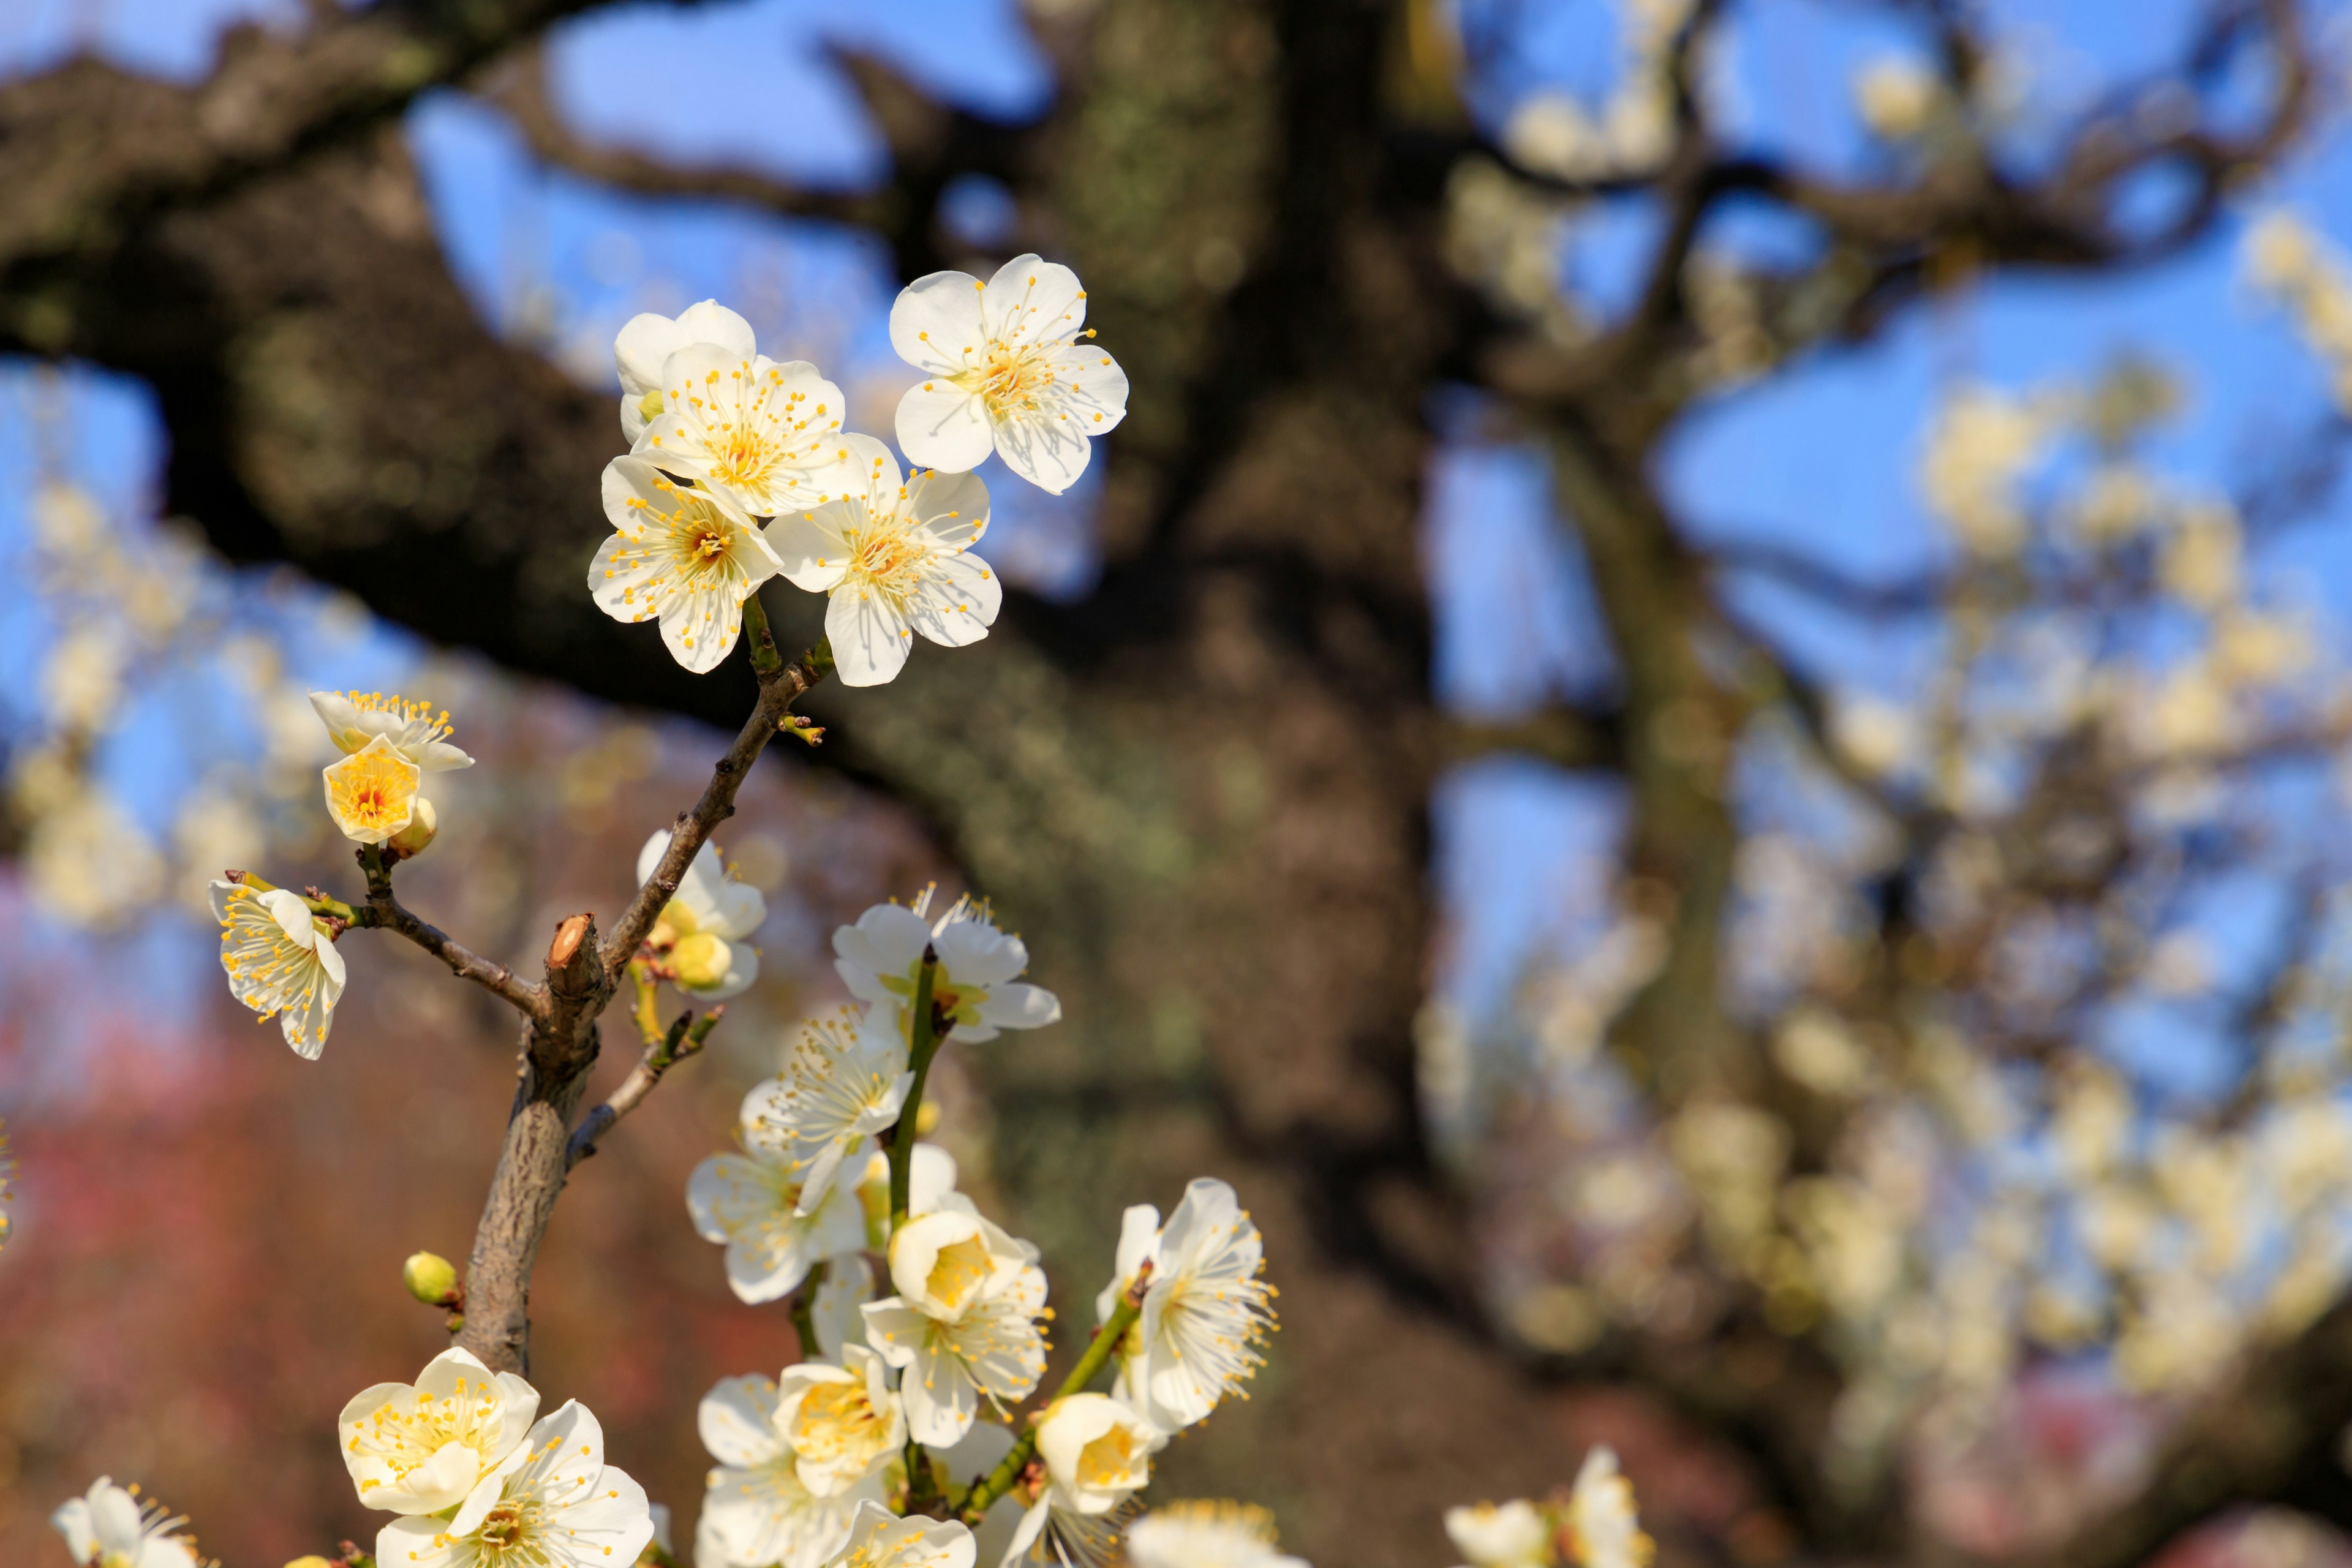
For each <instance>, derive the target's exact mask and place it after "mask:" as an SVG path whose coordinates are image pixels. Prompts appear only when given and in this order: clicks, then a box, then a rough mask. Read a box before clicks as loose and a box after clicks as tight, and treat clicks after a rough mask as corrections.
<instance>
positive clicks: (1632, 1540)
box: [1561, 1443, 1658, 1568]
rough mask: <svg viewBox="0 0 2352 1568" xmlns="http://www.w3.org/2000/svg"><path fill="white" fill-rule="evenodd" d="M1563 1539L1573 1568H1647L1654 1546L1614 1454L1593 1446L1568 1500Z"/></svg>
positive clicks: (1654, 1551) (1585, 1458) (1600, 1446)
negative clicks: (1636, 1510) (1572, 1560)
mask: <svg viewBox="0 0 2352 1568" xmlns="http://www.w3.org/2000/svg"><path fill="white" fill-rule="evenodd" d="M1567 1514H1568V1517H1567V1519H1566V1521H1565V1522H1564V1523H1563V1524H1562V1526H1561V1534H1562V1539H1563V1540H1564V1542H1566V1544H1567V1546H1568V1550H1569V1553H1570V1556H1572V1557H1573V1558H1574V1559H1575V1560H1576V1563H1577V1564H1578V1568H1650V1561H1651V1559H1652V1558H1654V1557H1655V1556H1656V1555H1657V1551H1658V1549H1657V1543H1656V1542H1653V1541H1652V1540H1651V1539H1650V1538H1649V1536H1647V1535H1646V1534H1644V1533H1643V1531H1642V1525H1641V1521H1640V1520H1639V1519H1638V1518H1637V1517H1636V1516H1635V1514H1634V1511H1633V1482H1631V1481H1629V1480H1627V1479H1625V1478H1624V1476H1623V1475H1622V1474H1621V1473H1620V1472H1619V1470H1618V1468H1617V1451H1616V1450H1615V1449H1613V1448H1612V1447H1609V1446H1608V1445H1607V1444H1606V1443H1599V1444H1595V1445H1594V1446H1593V1448H1592V1451H1591V1453H1589V1454H1587V1455H1585V1456H1584V1464H1583V1466H1582V1467H1581V1468H1579V1469H1578V1470H1577V1472H1576V1485H1575V1487H1574V1488H1573V1489H1571V1490H1570V1492H1569V1495H1568V1510H1567Z"/></svg>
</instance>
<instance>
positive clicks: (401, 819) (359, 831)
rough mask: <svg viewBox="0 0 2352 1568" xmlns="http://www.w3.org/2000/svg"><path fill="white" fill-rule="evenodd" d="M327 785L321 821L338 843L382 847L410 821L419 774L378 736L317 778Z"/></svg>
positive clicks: (415, 768) (421, 775)
mask: <svg viewBox="0 0 2352 1568" xmlns="http://www.w3.org/2000/svg"><path fill="white" fill-rule="evenodd" d="M322 776H323V777H324V778H325V780H326V784H327V815H328V816H331V817H333V818H334V819H335V826H336V827H338V828H339V829H341V832H342V835H343V837H346V838H348V839H350V840H351V841H352V843H354V844H382V843H383V842H384V840H386V839H388V838H390V837H392V836H393V835H394V834H395V833H398V832H400V831H401V830H402V829H403V828H404V827H406V826H408V824H409V822H410V821H411V820H412V819H413V818H414V817H415V815H416V802H417V794H416V791H417V786H418V785H419V784H422V783H423V782H424V778H425V774H424V772H423V770H422V769H420V768H418V767H417V765H416V764H415V763H412V762H410V761H409V760H408V759H407V758H406V757H404V756H402V755H401V754H400V752H399V750H398V749H397V748H396V747H394V745H393V743H392V742H390V741H389V740H387V739H385V738H384V737H383V736H382V735H377V736H375V737H373V739H371V740H370V741H369V742H368V743H367V745H366V747H365V748H364V749H362V750H361V751H357V752H352V754H351V755H350V756H348V757H345V758H344V759H343V760H342V761H341V762H340V763H331V765H329V766H328V768H327V769H326V770H325V773H324V774H323V775H322Z"/></svg>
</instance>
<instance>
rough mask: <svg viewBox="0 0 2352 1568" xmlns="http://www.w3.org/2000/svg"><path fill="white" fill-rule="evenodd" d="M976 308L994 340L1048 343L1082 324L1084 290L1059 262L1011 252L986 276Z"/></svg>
mask: <svg viewBox="0 0 2352 1568" xmlns="http://www.w3.org/2000/svg"><path fill="white" fill-rule="evenodd" d="M980 310H981V317H982V323H983V325H984V326H985V328H986V330H987V332H988V335H989V336H990V337H991V338H992V339H993V340H994V341H996V342H1002V343H1007V344H1012V345H1016V346H1020V345H1026V344H1030V343H1040V342H1052V341H1054V340H1055V339H1057V338H1067V337H1071V336H1073V335H1075V334H1076V331H1078V329H1079V328H1081V327H1083V326H1085V325H1086V324H1087V291H1086V290H1085V289H1083V288H1081V287H1079V285H1078V275H1077V274H1076V273H1075V272H1073V271H1071V270H1070V269H1069V268H1066V267H1065V266H1063V265H1062V264H1061V263H1059V262H1057V261H1045V260H1040V259H1039V258H1037V257H1036V256H1034V255H1029V256H1016V257H1014V258H1013V259H1012V260H1010V261H1008V262H1006V263H1005V264H1004V265H1003V266H1002V267H1000V268H997V269H996V276H995V277H993V278H992V279H989V280H988V288H987V289H985V290H984V291H982V294H981V297H980Z"/></svg>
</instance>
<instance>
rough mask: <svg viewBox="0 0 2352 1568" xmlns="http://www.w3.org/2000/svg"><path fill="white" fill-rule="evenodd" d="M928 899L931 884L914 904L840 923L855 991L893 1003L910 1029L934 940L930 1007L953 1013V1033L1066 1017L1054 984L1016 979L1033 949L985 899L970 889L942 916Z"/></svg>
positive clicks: (844, 971)
mask: <svg viewBox="0 0 2352 1568" xmlns="http://www.w3.org/2000/svg"><path fill="white" fill-rule="evenodd" d="M930 900H931V890H930V889H929V888H926V889H923V892H922V896H921V897H919V898H918V899H917V900H915V902H914V905H913V906H912V907H911V908H908V907H907V906H904V905H900V904H876V905H875V906H874V907H873V908H872V909H869V910H866V912H865V913H864V914H862V915H860V916H858V917H857V923H856V925H849V926H841V927H839V928H837V929H835V931H834V933H833V951H834V953H835V958H834V961H833V967H834V968H835V970H837V971H839V972H840V974H841V978H842V979H843V981H844V982H845V983H846V984H848V986H849V994H851V995H853V996H855V997H856V998H857V999H858V1000H859V1001H861V1002H869V1003H873V1004H876V1005H877V1006H882V1007H887V1008H888V1009H890V1010H891V1011H892V1012H894V1013H895V1014H896V1015H897V1017H898V1032H899V1033H900V1034H901V1035H902V1036H906V1035H908V1033H909V1031H910V1030H911V1028H912V1026H913V1006H914V1000H915V987H916V984H917V982H918V980H919V977H920V975H921V973H922V968H923V950H924V949H925V948H926V947H929V948H932V949H933V950H934V951H936V952H937V953H938V954H939V961H940V963H939V971H938V973H936V974H934V975H933V976H932V978H931V1007H932V1010H933V1011H934V1012H936V1013H938V1014H940V1016H944V1017H946V1018H947V1019H949V1020H950V1025H949V1028H948V1038H949V1039H950V1040H955V1041H959V1042H961V1043H962V1044H964V1045H977V1044H979V1043H980V1042H982V1041H983V1040H992V1039H994V1038H996V1034H997V1031H998V1030H1000V1029H1034V1028H1039V1027H1042V1026H1045V1025H1047V1024H1051V1023H1053V1022H1055V1020H1057V1019H1058V1018H1060V1017H1061V1016H1062V1004H1061V1002H1060V1001H1059V1000H1058V999H1057V998H1056V997H1055V995H1054V994H1053V993H1052V992H1051V991H1048V990H1046V989H1045V987H1044V986H1042V985H1030V984H1024V983H1023V982H1021V981H1019V980H1017V979H1015V978H1014V977H1015V976H1017V975H1018V974H1020V973H1021V972H1022V971H1023V970H1024V969H1026V968H1028V967H1029V949H1028V947H1027V946H1026V945H1025V944H1024V943H1023V942H1022V940H1021V939H1020V938H1019V937H1017V936H1007V935H1006V934H1005V933H1004V932H1003V931H999V930H997V929H996V921H995V920H994V918H993V916H992V913H991V911H990V910H989V907H988V904H987V902H986V900H980V901H975V900H972V898H971V896H970V895H969V894H967V895H966V896H965V897H963V898H961V899H958V900H956V901H955V905H954V907H953V908H952V909H950V910H948V912H947V913H946V914H943V915H941V916H940V918H939V920H938V921H936V922H932V921H927V920H926V919H925V918H924V917H925V916H926V915H928V914H929V912H930Z"/></svg>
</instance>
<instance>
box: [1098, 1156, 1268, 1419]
mask: <svg viewBox="0 0 2352 1568" xmlns="http://www.w3.org/2000/svg"><path fill="white" fill-rule="evenodd" d="M1159 1221H1160V1213H1159V1211H1158V1210H1157V1209H1155V1208H1153V1207H1152V1206H1151V1205H1149V1204H1139V1205H1136V1206H1135V1207H1133V1208H1130V1209H1129V1210H1128V1211H1127V1216H1126V1221H1125V1223H1124V1225H1123V1226H1121V1228H1120V1232H1119V1239H1118V1278H1117V1279H1114V1280H1113V1281H1112V1282H1111V1283H1110V1284H1109V1285H1108V1286H1107V1287H1105V1288H1104V1289H1103V1292H1102V1294H1101V1296H1100V1297H1099V1298H1098V1299H1097V1301H1096V1303H1095V1305H1096V1310H1097V1312H1098V1313H1099V1314H1100V1315H1101V1316H1102V1317H1103V1318H1104V1319H1106V1320H1108V1318H1109V1317H1110V1315H1111V1312H1112V1310H1114V1309H1115V1308H1116V1307H1117V1305H1118V1293H1119V1292H1120V1291H1122V1290H1124V1289H1127V1288H1128V1286H1129V1284H1130V1283H1132V1281H1133V1280H1134V1279H1135V1277H1136V1274H1137V1271H1138V1270H1139V1268H1141V1267H1142V1266H1143V1264H1144V1263H1145V1262H1146V1261H1149V1262H1150V1264H1151V1265H1152V1269H1151V1275H1150V1284H1149V1285H1147V1286H1146V1287H1145V1290H1144V1297H1143V1311H1142V1315H1141V1316H1140V1317H1139V1319H1138V1320H1137V1322H1136V1325H1135V1328H1134V1330H1133V1331H1132V1333H1131V1335H1130V1337H1129V1341H1128V1344H1127V1346H1125V1347H1123V1348H1122V1355H1123V1358H1124V1359H1123V1361H1122V1363H1121V1365H1120V1369H1119V1381H1118V1387H1119V1390H1120V1392H1121V1393H1122V1394H1124V1395H1125V1396H1126V1397H1127V1398H1129V1399H1131V1400H1132V1401H1134V1403H1135V1405H1136V1408H1137V1409H1139V1410H1140V1411H1142V1412H1143V1413H1144V1415H1147V1416H1149V1417H1150V1419H1151V1420H1152V1421H1153V1422H1155V1423H1157V1424H1158V1425H1160V1426H1162V1427H1165V1428H1166V1429H1167V1430H1169V1431H1171V1432H1173V1431H1176V1430H1178V1429H1180V1428H1181V1427H1185V1426H1191V1425H1192V1423H1193V1422H1195V1421H1198V1420H1200V1419H1201V1418H1202V1417H1203V1416H1205V1415H1208V1414H1209V1412H1210V1411H1212V1410H1213V1409H1215V1408H1216V1406H1217V1402H1218V1401H1219V1400H1221V1399H1223V1397H1224V1396H1225V1395H1226V1394H1230V1393H1232V1392H1233V1391H1234V1389H1236V1388H1238V1387H1239V1386H1240V1385H1241V1384H1244V1383H1245V1382H1247V1381H1248V1380H1249V1379H1250V1378H1252V1377H1254V1376H1255V1375H1256V1373H1257V1369H1258V1368H1259V1367H1260V1366H1261V1365H1263V1364H1264V1363H1265V1356H1264V1355H1263V1354H1261V1353H1260V1352H1259V1351H1258V1348H1257V1347H1258V1344H1259V1343H1260V1342H1262V1341H1263V1340H1264V1339H1265V1335H1266V1331H1267V1330H1269V1329H1270V1328H1272V1327H1273V1326H1274V1322H1275V1314H1274V1307H1273V1297H1274V1288H1273V1287H1272V1286H1270V1285H1268V1284H1266V1283H1265V1280H1263V1279H1259V1278H1258V1274H1259V1271H1260V1270H1262V1269H1263V1268H1265V1247H1264V1244H1263V1243H1262V1242H1261V1241H1260V1239H1259V1237H1258V1232H1257V1226H1255V1225H1254V1224H1252V1223H1251V1222H1250V1217H1249V1215H1248V1214H1247V1212H1246V1211H1244V1209H1243V1208H1242V1206H1241V1202H1240V1200H1239V1199H1238V1198H1237V1197H1236V1196H1235V1195H1234V1189H1233V1188H1232V1187H1230V1186H1228V1185H1227V1184H1224V1183H1223V1182H1220V1181H1217V1180H1216V1179H1214V1178H1213V1177H1209V1176H1202V1177H1201V1178H1199V1179H1197V1180H1195V1181H1194V1182H1193V1183H1192V1184H1191V1185H1190V1186H1188V1187H1186V1188H1185V1189H1184V1198H1183V1201H1182V1202H1181V1203H1180V1204H1178V1205H1176V1212H1175V1213H1174V1214H1171V1215H1169V1216H1168V1223H1167V1225H1166V1226H1160V1223H1159Z"/></svg>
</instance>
